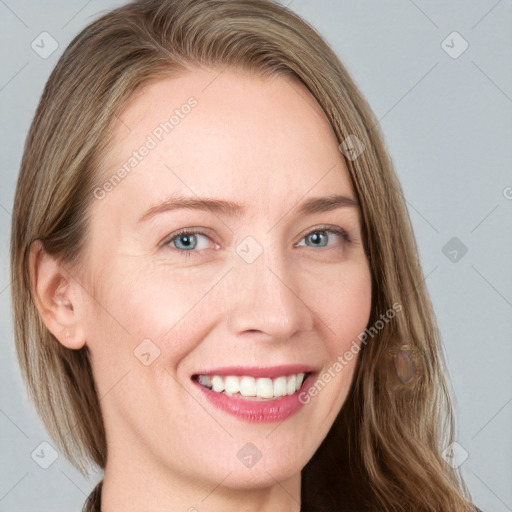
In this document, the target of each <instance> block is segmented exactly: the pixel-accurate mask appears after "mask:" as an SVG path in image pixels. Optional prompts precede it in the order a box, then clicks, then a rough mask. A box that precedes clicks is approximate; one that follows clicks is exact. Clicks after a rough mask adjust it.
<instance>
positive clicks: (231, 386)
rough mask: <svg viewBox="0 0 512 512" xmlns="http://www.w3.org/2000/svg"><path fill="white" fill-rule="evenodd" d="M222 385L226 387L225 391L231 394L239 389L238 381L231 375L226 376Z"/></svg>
mask: <svg viewBox="0 0 512 512" xmlns="http://www.w3.org/2000/svg"><path fill="white" fill-rule="evenodd" d="M224 386H225V388H226V393H231V394H232V395H234V394H235V393H238V392H239V391H240V383H239V381H238V378H237V377H233V376H232V375H230V376H229V377H226V379H225V380H224Z"/></svg>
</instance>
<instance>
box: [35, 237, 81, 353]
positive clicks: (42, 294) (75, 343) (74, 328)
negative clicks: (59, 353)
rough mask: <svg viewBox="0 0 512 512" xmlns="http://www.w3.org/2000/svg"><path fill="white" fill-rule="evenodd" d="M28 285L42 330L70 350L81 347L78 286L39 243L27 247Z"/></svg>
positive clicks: (37, 241) (60, 264)
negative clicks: (39, 317) (43, 327)
mask: <svg viewBox="0 0 512 512" xmlns="http://www.w3.org/2000/svg"><path fill="white" fill-rule="evenodd" d="M29 270H30V281H31V286H32V296H33V298H34V302H35V305H36V308H37V310H38V312H39V315H40V316H41V319H42V321H43V322H44V324H45V325H46V328H47V329H48V330H49V331H50V332H51V333H52V334H53V335H54V336H55V337H56V338H57V339H58V340H59V342H60V343H62V345H64V346H65V347H67V348H70V349H80V348H82V347H83V346H84V345H85V330H84V326H83V325H82V323H81V321H82V317H81V314H80V313H81V312H82V311H83V304H82V302H81V301H82V294H81V293H80V291H81V290H80V289H79V286H80V285H79V283H78V282H77V281H76V279H74V278H72V277H71V275H70V274H69V272H68V271H66V270H65V269H64V267H63V265H62V263H61V262H60V261H58V260H57V259H56V258H55V257H54V256H51V255H50V254H48V253H47V252H46V251H45V250H44V248H43V244H42V243H41V241H40V240H36V241H34V242H33V243H32V245H31V246H30V254H29Z"/></svg>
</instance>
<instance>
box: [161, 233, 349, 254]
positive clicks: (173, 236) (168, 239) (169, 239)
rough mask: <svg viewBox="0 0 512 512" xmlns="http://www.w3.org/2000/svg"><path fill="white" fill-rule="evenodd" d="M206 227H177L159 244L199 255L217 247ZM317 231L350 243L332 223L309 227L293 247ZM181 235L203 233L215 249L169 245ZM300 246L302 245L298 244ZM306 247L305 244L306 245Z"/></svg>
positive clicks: (346, 236)
mask: <svg viewBox="0 0 512 512" xmlns="http://www.w3.org/2000/svg"><path fill="white" fill-rule="evenodd" d="M208 231H209V230H208V229H203V228H195V227H187V228H182V229H179V230H177V231H174V232H172V233H170V234H169V235H167V236H166V237H165V238H164V239H163V240H162V241H161V242H160V244H159V246H162V247H164V246H167V247H169V248H170V249H171V250H172V251H173V252H179V253H181V254H184V255H185V256H200V253H202V252H204V251H208V250H216V249H218V248H219V244H217V243H216V242H215V241H214V239H213V238H212V236H210V234H209V233H208ZM319 232H328V233H332V234H335V235H338V236H341V237H342V239H343V241H344V243H351V237H350V235H349V234H348V232H347V231H346V230H345V229H343V228H342V227H340V226H334V225H320V226H316V227H314V228H310V229H308V231H306V232H305V233H303V234H302V235H301V237H300V239H299V241H298V242H297V243H296V244H294V247H297V246H298V244H299V243H300V242H302V241H303V240H304V239H305V238H306V237H308V236H309V235H311V234H313V233H319ZM182 235H203V236H205V237H206V238H208V239H209V240H210V241H211V242H212V243H213V244H215V245H216V249H199V250H196V249H191V250H183V249H178V248H177V247H172V246H171V242H172V241H173V240H175V239H176V238H178V237H179V236H182ZM300 247H303V246H300ZM306 247H307V246H306ZM319 248H320V249H322V248H325V247H319Z"/></svg>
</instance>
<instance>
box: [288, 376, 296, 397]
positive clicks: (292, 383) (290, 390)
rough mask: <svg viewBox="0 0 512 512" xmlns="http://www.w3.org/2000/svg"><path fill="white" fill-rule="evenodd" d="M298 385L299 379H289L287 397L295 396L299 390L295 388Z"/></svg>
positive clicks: (291, 377) (292, 377)
mask: <svg viewBox="0 0 512 512" xmlns="http://www.w3.org/2000/svg"><path fill="white" fill-rule="evenodd" d="M296 383H297V377H296V376H295V375H290V376H289V377H288V380H287V381H286V394H287V395H293V393H295V391H297V388H296V387H295V385H296Z"/></svg>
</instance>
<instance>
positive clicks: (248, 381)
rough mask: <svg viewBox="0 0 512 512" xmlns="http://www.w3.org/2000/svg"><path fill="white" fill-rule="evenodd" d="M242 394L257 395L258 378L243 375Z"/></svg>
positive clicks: (241, 381) (241, 380) (241, 382)
mask: <svg viewBox="0 0 512 512" xmlns="http://www.w3.org/2000/svg"><path fill="white" fill-rule="evenodd" d="M240 394H241V395H243V396H256V379H255V378H254V377H242V378H241V379H240Z"/></svg>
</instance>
